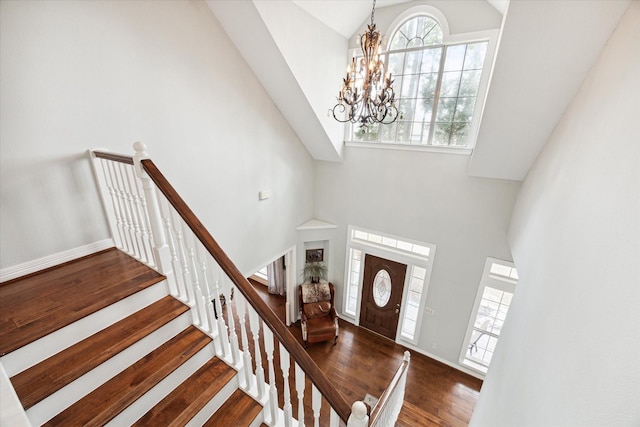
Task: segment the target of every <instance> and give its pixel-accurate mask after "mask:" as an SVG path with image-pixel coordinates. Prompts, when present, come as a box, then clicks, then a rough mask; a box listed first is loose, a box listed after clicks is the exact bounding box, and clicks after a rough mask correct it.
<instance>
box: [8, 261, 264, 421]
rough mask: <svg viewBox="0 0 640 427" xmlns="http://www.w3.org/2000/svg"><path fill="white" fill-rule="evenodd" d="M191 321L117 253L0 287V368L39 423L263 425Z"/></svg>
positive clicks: (159, 280)
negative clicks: (5, 372) (2, 367)
mask: <svg viewBox="0 0 640 427" xmlns="http://www.w3.org/2000/svg"><path fill="white" fill-rule="evenodd" d="M191 316H192V315H191V312H190V311H189V307H188V306H187V305H185V304H183V303H182V302H180V301H178V300H177V299H175V298H174V297H172V296H170V295H169V292H168V287H167V283H166V281H165V279H164V277H163V276H161V275H159V274H158V273H156V272H155V271H153V270H151V269H150V268H148V267H146V266H144V265H143V264H141V263H139V262H138V261H135V260H133V259H132V258H130V257H128V256H127V255H125V254H123V253H122V252H120V251H118V250H117V249H111V250H107V251H103V252H100V253H97V254H95V255H93V256H89V257H86V258H81V259H79V260H76V261H73V262H70V263H67V264H63V265H61V266H58V267H56V268H53V269H49V270H46V271H43V272H40V273H36V274H33V275H30V276H28V277H25V278H22V279H16V280H13V281H11V282H8V283H5V284H2V285H0V322H1V323H0V352H1V354H2V357H1V358H0V362H1V363H2V365H3V366H4V368H5V370H6V371H7V374H8V375H9V376H10V378H11V383H12V385H13V387H14V389H15V391H16V394H17V395H18V397H19V399H20V402H21V403H22V406H23V407H24V409H25V410H26V414H27V416H28V418H29V421H30V422H31V424H32V425H34V426H35V425H65V426H68V425H105V424H111V425H154V426H160V425H162V426H165V425H210V426H214V425H215V426H258V425H260V424H261V423H262V421H263V414H262V406H261V405H260V404H259V403H258V402H256V401H255V400H254V399H253V398H251V397H250V396H249V395H247V394H246V393H244V392H243V391H242V390H239V380H238V373H237V372H236V370H235V369H234V368H233V367H231V366H229V364H227V363H226V362H225V361H224V360H222V359H220V358H218V357H216V355H215V348H214V344H213V341H212V339H211V338H210V337H209V336H208V335H207V334H205V333H203V332H202V331H200V330H199V329H198V328H196V327H194V326H193V325H192V318H191Z"/></svg>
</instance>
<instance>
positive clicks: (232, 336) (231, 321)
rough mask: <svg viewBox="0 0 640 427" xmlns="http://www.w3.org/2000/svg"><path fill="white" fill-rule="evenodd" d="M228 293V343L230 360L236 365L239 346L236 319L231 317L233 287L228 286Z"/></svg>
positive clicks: (238, 361)
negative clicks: (229, 345)
mask: <svg viewBox="0 0 640 427" xmlns="http://www.w3.org/2000/svg"><path fill="white" fill-rule="evenodd" d="M228 289H229V295H227V296H226V299H227V323H228V325H229V344H231V361H232V362H233V366H238V364H239V363H240V346H239V344H238V334H237V333H236V321H235V318H234V317H233V304H232V302H231V296H232V295H233V287H232V286H231V285H230V286H229V288H228Z"/></svg>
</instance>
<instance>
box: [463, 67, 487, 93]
mask: <svg viewBox="0 0 640 427" xmlns="http://www.w3.org/2000/svg"><path fill="white" fill-rule="evenodd" d="M481 74H482V71H481V70H470V71H464V72H463V73H462V80H461V81H460V96H476V94H477V93H478V87H479V86H480V75H481Z"/></svg>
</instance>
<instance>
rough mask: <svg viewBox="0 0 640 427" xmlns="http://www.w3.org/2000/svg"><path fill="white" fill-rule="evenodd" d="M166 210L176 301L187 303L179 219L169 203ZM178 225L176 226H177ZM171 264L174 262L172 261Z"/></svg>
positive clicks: (167, 202)
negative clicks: (167, 211)
mask: <svg viewBox="0 0 640 427" xmlns="http://www.w3.org/2000/svg"><path fill="white" fill-rule="evenodd" d="M166 205H167V209H168V210H169V216H168V218H167V219H168V222H169V223H168V225H167V228H169V229H171V230H172V233H171V234H172V242H173V244H172V246H173V254H172V256H173V257H175V263H174V267H173V268H174V269H175V271H176V272H178V273H179V274H176V275H175V276H176V284H177V286H178V299H179V300H180V301H182V302H186V301H187V284H186V283H185V275H184V271H185V270H184V264H183V263H182V232H181V231H180V228H179V224H180V219H179V218H176V217H177V216H178V214H177V212H176V211H175V210H174V209H173V207H172V206H170V205H169V201H168V200H167V201H166ZM177 224H178V225H177ZM172 262H174V261H173V260H172Z"/></svg>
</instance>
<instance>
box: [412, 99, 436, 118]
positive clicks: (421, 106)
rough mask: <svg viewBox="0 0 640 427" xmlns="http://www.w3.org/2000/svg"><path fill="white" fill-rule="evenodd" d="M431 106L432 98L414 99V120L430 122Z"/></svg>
mask: <svg viewBox="0 0 640 427" xmlns="http://www.w3.org/2000/svg"><path fill="white" fill-rule="evenodd" d="M432 108H433V99H418V100H416V112H415V115H414V120H415V121H416V122H424V121H427V122H430V121H431V114H432Z"/></svg>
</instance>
